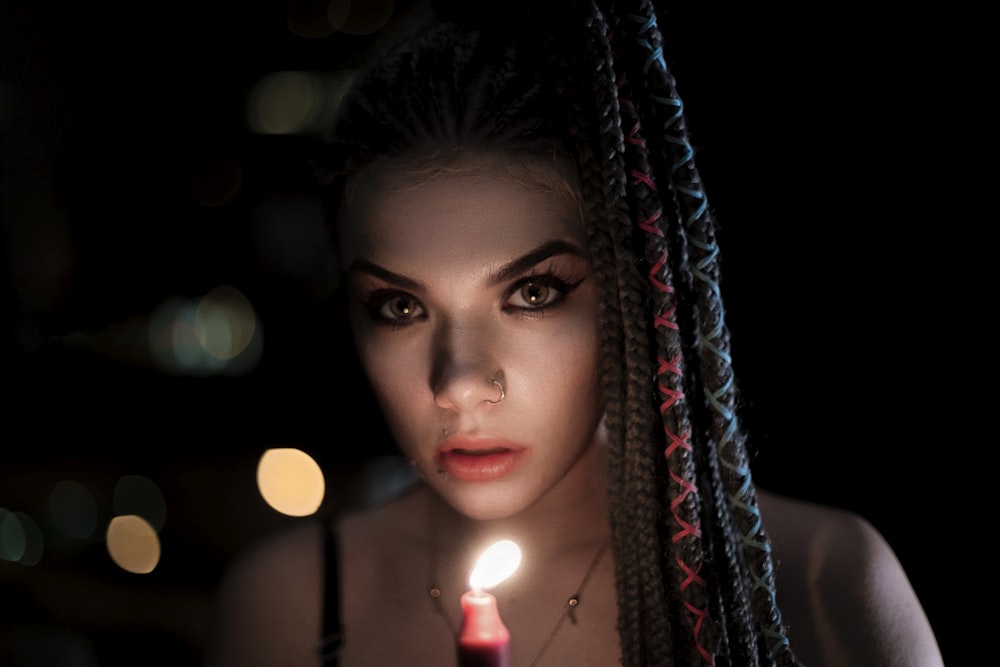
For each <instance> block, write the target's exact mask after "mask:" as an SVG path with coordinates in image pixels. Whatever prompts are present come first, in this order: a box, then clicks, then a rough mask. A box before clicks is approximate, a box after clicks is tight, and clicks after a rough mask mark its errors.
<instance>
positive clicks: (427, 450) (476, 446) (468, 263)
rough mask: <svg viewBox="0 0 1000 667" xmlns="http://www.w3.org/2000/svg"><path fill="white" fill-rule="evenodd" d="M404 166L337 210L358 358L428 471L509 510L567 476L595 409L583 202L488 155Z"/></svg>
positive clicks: (405, 447) (409, 451)
mask: <svg viewBox="0 0 1000 667" xmlns="http://www.w3.org/2000/svg"><path fill="white" fill-rule="evenodd" d="M486 164H490V163H486ZM406 173H407V172H405V171H401V170H398V169H397V170H393V171H389V170H384V169H383V170H376V171H374V172H373V173H370V174H368V175H367V176H366V178H365V180H364V184H363V186H361V187H359V189H358V191H357V193H356V195H355V197H354V201H353V203H352V204H351V206H350V208H349V209H348V210H346V211H345V215H344V216H342V220H343V221H344V222H342V223H341V229H340V249H341V253H342V257H341V259H342V261H343V266H344V267H345V268H346V270H347V276H348V279H347V284H348V290H349V297H350V317H351V323H352V326H353V328H354V333H355V337H356V340H357V346H358V352H359V355H360V359H361V363H362V365H363V367H364V369H365V371H366V373H367V374H368V376H369V378H370V380H371V383H372V385H373V387H374V389H375V392H376V395H377V397H378V399H379V402H380V404H381V406H382V409H383V411H384V413H385V415H386V418H387V419H388V422H389V428H390V430H391V432H392V434H393V435H394V437H395V438H396V440H397V442H398V444H399V446H400V448H401V450H402V452H403V453H404V454H405V455H406V456H407V457H409V458H410V459H412V460H413V461H415V462H416V465H417V467H418V469H419V470H420V472H421V473H422V474H423V476H424V477H425V478H426V479H427V481H428V483H430V484H431V485H432V486H434V487H435V488H436V489H437V490H438V492H439V493H440V494H441V495H443V496H444V497H445V498H446V499H447V500H448V501H449V502H450V503H451V504H452V505H453V506H454V507H456V509H458V510H459V511H461V512H463V513H465V514H467V515H468V516H470V517H473V518H478V519H489V518H502V517H507V516H511V515H513V514H516V513H517V512H520V511H521V510H523V509H525V508H527V507H528V506H530V505H531V504H533V503H534V502H535V501H536V500H538V499H539V498H541V497H543V496H545V494H547V493H548V492H549V491H550V490H552V489H553V488H554V487H556V486H557V485H559V484H560V482H562V481H563V480H565V479H573V478H574V476H573V475H571V474H570V472H571V471H573V470H574V468H575V467H578V464H579V462H580V460H581V457H582V455H583V454H584V453H585V452H587V450H588V449H589V448H591V447H593V446H594V443H595V439H596V437H597V436H596V432H597V427H598V424H599V422H600V418H601V416H602V414H603V407H602V403H601V396H600V388H599V372H598V327H597V311H598V294H597V287H596V285H595V284H594V278H593V276H592V275H591V271H590V263H589V260H588V257H587V252H586V247H587V246H586V237H585V233H584V229H583V224H582V221H581V220H580V214H579V210H578V207H577V205H576V203H575V202H574V200H573V198H572V197H571V196H570V194H569V192H568V190H566V189H557V190H553V191H549V192H545V191H544V190H543V189H542V188H541V187H540V186H535V185H525V184H524V183H523V182H519V181H520V180H521V179H512V178H511V177H510V176H509V175H508V172H507V171H506V170H504V169H502V168H501V167H500V166H499V164H494V165H493V166H492V167H490V166H483V167H481V168H478V169H476V170H475V171H473V170H469V171H461V172H447V173H444V174H442V175H438V176H436V177H435V178H433V179H423V180H421V181H417V180H416V178H415V177H413V176H410V177H406V176H405V174H406ZM554 178H555V177H554V175H553V179H554ZM564 190H565V191H564ZM491 378H496V379H497V380H498V382H500V383H502V385H503V387H504V398H503V400H502V401H499V402H496V401H498V399H500V394H501V391H500V388H499V387H498V385H497V384H495V383H494V382H492V381H491ZM590 458H592V457H590ZM563 484H566V482H563Z"/></svg>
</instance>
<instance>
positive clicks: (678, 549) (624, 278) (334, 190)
mask: <svg viewBox="0 0 1000 667" xmlns="http://www.w3.org/2000/svg"><path fill="white" fill-rule="evenodd" d="M540 5H541V7H539V8H536V9H532V10H527V9H523V8H519V7H518V6H516V3H515V5H514V6H512V5H509V4H505V6H504V13H503V14H492V13H489V14H488V15H487V17H486V20H485V21H483V20H482V19H479V18H476V17H475V16H473V15H472V14H467V13H466V11H465V10H463V9H462V7H463V6H464V4H463V3H450V2H449V3H444V2H441V3H436V9H437V11H438V15H437V16H436V17H434V19H433V20H432V21H431V22H429V23H426V24H422V25H417V26H414V27H413V28H412V30H411V31H410V32H409V33H408V34H407V35H404V36H403V38H402V39H401V40H400V41H399V44H400V46H399V48H396V49H393V50H390V51H389V52H387V53H386V55H385V57H384V58H381V59H378V60H377V61H374V62H373V65H372V67H371V68H370V69H368V70H367V71H366V72H363V73H362V74H361V75H360V78H359V81H358V82H357V84H356V85H355V86H354V87H353V91H352V93H351V94H350V95H349V96H348V97H347V98H346V99H345V101H344V104H343V105H342V107H341V109H340V113H339V117H338V121H337V124H336V126H335V128H334V132H333V134H332V135H331V136H330V137H328V142H327V150H328V152H327V154H326V155H325V156H324V159H323V160H322V163H323V164H324V166H325V167H326V168H327V169H328V170H327V171H326V177H327V183H328V185H329V187H328V188H327V195H328V197H329V199H328V202H327V205H328V210H330V211H333V212H335V211H337V210H338V208H339V204H340V203H341V201H342V199H343V197H349V196H350V194H349V188H350V185H351V183H352V182H353V179H355V178H357V176H358V175H359V174H360V173H362V172H363V170H364V169H365V168H366V167H367V166H369V165H371V164H374V163H376V162H378V161H386V160H390V161H403V160H405V161H408V162H409V163H410V164H413V165H416V164H425V165H428V166H432V167H433V166H445V165H446V163H447V160H448V159H450V158H452V157H457V156H458V150H459V149H471V150H483V151H494V152H502V153H503V154H506V155H511V156H515V155H522V154H534V155H536V156H541V157H543V158H546V159H549V160H551V159H552V156H567V157H569V158H571V159H572V160H573V162H574V163H575V165H576V167H577V171H578V177H579V198H580V203H581V208H582V211H583V216H584V220H585V224H586V227H587V235H588V242H589V245H590V249H589V250H590V255H591V263H592V267H593V273H594V278H595V281H596V283H597V285H598V287H599V289H600V291H601V306H600V307H601V324H602V326H601V331H602V346H603V350H602V352H603V354H602V359H603V364H602V382H603V385H604V389H605V398H606V416H605V425H606V427H607V431H608V436H609V440H610V445H611V447H610V453H609V474H610V480H611V484H610V485H609V489H610V490H609V506H610V520H611V530H612V540H613V544H614V550H615V563H616V573H615V577H616V583H617V595H618V602H619V610H618V632H619V638H620V644H621V651H622V662H623V664H624V665H627V666H633V665H720V666H721V665H741V666H742V665H795V664H797V660H796V658H795V656H794V654H793V652H792V650H791V648H790V646H789V643H788V640H787V638H786V635H785V630H784V626H783V623H782V621H781V614H780V611H779V609H778V607H777V604H776V601H775V593H774V591H775V583H774V568H773V563H772V556H771V552H770V542H769V539H768V537H767V534H766V533H765V531H764V527H763V524H762V522H761V518H760V512H759V509H758V505H757V498H756V490H755V487H754V484H753V481H752V478H751V475H750V469H749V465H748V455H747V451H746V445H745V437H744V435H743V434H742V433H741V431H740V428H739V425H738V422H737V416H736V413H737V403H738V392H737V387H736V383H735V379H734V374H733V369H732V365H731V358H730V345H729V331H728V329H727V327H726V325H725V320H724V309H723V304H722V297H721V292H720V289H719V276H720V273H719V271H720V269H719V252H718V246H717V244H716V239H715V237H716V233H715V221H714V219H713V216H712V212H711V209H710V208H709V207H708V205H707V200H706V197H705V192H704V189H703V187H702V184H701V181H700V178H699V176H698V172H697V170H696V168H695V165H694V159H693V150H692V148H691V144H690V141H689V138H688V136H687V128H686V125H685V121H684V116H683V105H682V103H681V100H680V98H679V96H678V95H677V91H676V86H675V82H674V80H673V77H672V75H671V73H670V72H669V71H668V69H667V66H666V60H665V58H664V56H663V44H662V35H661V33H660V31H659V28H658V19H659V18H660V16H658V14H657V11H656V9H655V8H654V7H653V4H652V2H651V1H650V0H624V1H623V2H619V3H613V2H610V1H609V0H561V1H559V2H550V3H540ZM480 11H481V10H478V9H477V10H476V12H475V13H479V12H480Z"/></svg>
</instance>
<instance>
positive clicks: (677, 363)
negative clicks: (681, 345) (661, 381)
mask: <svg viewBox="0 0 1000 667" xmlns="http://www.w3.org/2000/svg"><path fill="white" fill-rule="evenodd" d="M656 362H657V363H658V364H659V366H658V367H657V369H656V374H657V375H663V374H664V373H666V372H667V371H670V372H671V373H673V374H675V375H680V374H681V355H679V354H678V355H677V356H675V357H674V358H673V359H671V360H670V361H667V360H666V359H664V358H663V357H657V358H656Z"/></svg>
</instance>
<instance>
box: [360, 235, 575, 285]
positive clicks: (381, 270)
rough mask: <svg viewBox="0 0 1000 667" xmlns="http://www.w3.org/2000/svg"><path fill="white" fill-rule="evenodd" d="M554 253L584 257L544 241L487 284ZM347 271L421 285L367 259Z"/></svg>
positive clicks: (564, 244)
mask: <svg viewBox="0 0 1000 667" xmlns="http://www.w3.org/2000/svg"><path fill="white" fill-rule="evenodd" d="M556 255H573V256H575V257H581V258H583V257H586V255H585V254H584V252H583V250H581V249H580V248H579V247H577V246H576V245H573V244H572V243H569V242H567V241H562V240H559V239H555V240H552V241H546V242H545V243H543V244H542V245H540V246H538V247H537V248H535V249H534V250H531V251H529V252H527V253H525V254H524V255H521V256H520V257H518V258H517V259H514V260H512V261H510V262H508V263H506V264H504V265H503V266H501V267H500V268H499V269H497V270H496V271H493V272H492V273H490V275H489V278H488V279H487V282H488V284H489V285H491V286H494V285H499V284H500V283H502V282H505V281H507V280H510V279H511V278H514V277H515V276H518V275H520V274H522V273H524V272H526V271H528V270H529V269H531V267H533V266H535V265H536V264H538V263H539V262H541V261H543V260H546V259H548V258H549V257H554V256H556ZM347 272H348V273H368V274H371V275H373V276H375V277H376V278H381V279H382V280H384V281H386V282H387V283H392V284H394V285H398V286H400V287H403V288H406V289H411V290H419V289H421V288H422V287H423V285H422V284H421V283H420V282H418V281H416V280H413V279H412V278H407V277H406V276H403V275H400V274H398V273H394V272H393V271H390V270H389V269H386V268H385V267H382V266H379V265H378V264H376V263H375V262H372V261H369V260H367V259H356V260H354V261H353V262H351V264H350V266H348V267H347Z"/></svg>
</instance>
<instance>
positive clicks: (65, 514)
mask: <svg viewBox="0 0 1000 667" xmlns="http://www.w3.org/2000/svg"><path fill="white" fill-rule="evenodd" d="M49 516H50V517H51V519H52V523H53V524H54V525H55V527H56V528H58V529H59V530H60V531H61V532H62V533H63V534H64V535H66V536H67V537H72V538H74V539H77V540H89V539H90V538H91V537H93V536H94V534H95V532H96V531H97V517H98V509H97V500H96V499H95V498H94V495H93V494H92V493H91V492H90V491H89V490H88V489H87V488H86V487H85V486H84V485H83V484H80V483H79V482H74V481H72V480H63V481H60V482H56V484H54V485H53V487H52V491H51V492H50V494H49Z"/></svg>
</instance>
